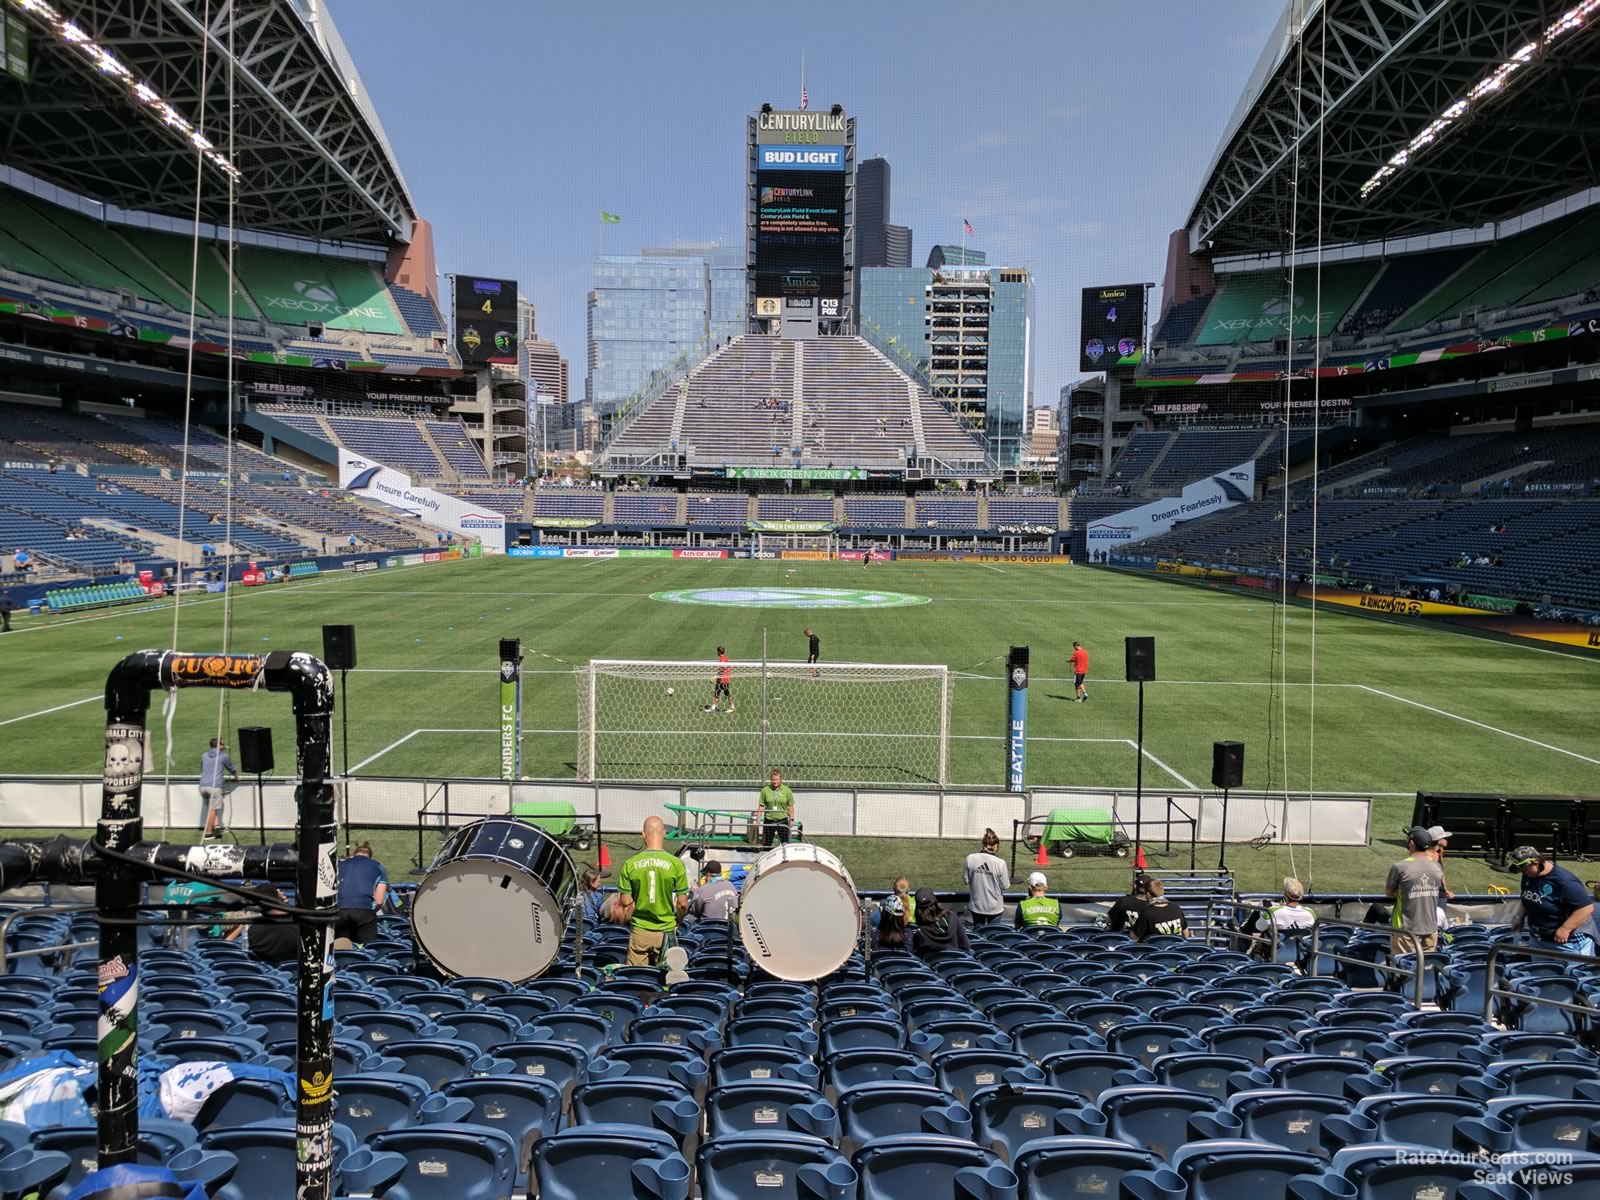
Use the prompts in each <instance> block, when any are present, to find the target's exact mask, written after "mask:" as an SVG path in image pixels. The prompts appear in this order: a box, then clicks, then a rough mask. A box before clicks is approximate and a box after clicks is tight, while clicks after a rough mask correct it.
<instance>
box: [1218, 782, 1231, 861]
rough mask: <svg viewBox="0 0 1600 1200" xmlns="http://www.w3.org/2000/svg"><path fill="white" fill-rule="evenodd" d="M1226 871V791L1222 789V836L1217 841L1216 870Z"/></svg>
mask: <svg viewBox="0 0 1600 1200" xmlns="http://www.w3.org/2000/svg"><path fill="white" fill-rule="evenodd" d="M1227 869H1228V789H1227V788H1223V789H1222V836H1221V837H1220V838H1219V839H1218V840H1217V870H1219V871H1226V870H1227Z"/></svg>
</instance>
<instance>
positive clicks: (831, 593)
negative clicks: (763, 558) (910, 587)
mask: <svg viewBox="0 0 1600 1200" xmlns="http://www.w3.org/2000/svg"><path fill="white" fill-rule="evenodd" d="M650 599H652V600H661V601H664V602H665V603H668V604H709V605H714V606H719V607H722V608H904V607H905V606H907V605H910V604H927V603H928V602H929V601H928V597H927V596H912V595H908V594H906V593H905V592H863V591H854V590H851V589H848V588H803V587H769V588H690V589H688V590H687V591H680V592H656V593H654V594H653V595H651V597H650Z"/></svg>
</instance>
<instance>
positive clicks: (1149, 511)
mask: <svg viewBox="0 0 1600 1200" xmlns="http://www.w3.org/2000/svg"><path fill="white" fill-rule="evenodd" d="M1255 486H1256V462H1255V459H1253V458H1252V459H1249V460H1247V461H1245V462H1242V463H1240V464H1239V465H1238V466H1236V467H1232V468H1230V469H1229V470H1226V471H1219V472H1217V473H1216V474H1215V475H1213V476H1211V477H1210V478H1209V479H1198V480H1196V481H1195V482H1194V483H1191V484H1188V485H1186V486H1185V487H1184V489H1183V495H1182V496H1179V497H1176V498H1174V499H1168V500H1156V501H1153V502H1151V503H1149V504H1141V505H1140V506H1139V507H1138V508H1130V509H1128V510H1127V511H1126V512H1120V513H1117V514H1116V516H1113V517H1106V518H1105V519H1104V520H1101V521H1091V522H1090V523H1089V527H1088V529H1087V530H1085V531H1084V532H1085V536H1086V538H1087V539H1088V544H1089V548H1090V549H1091V550H1105V549H1109V548H1110V547H1112V546H1127V545H1130V544H1132V543H1133V542H1142V541H1143V540H1144V539H1145V538H1152V537H1155V536H1156V535H1157V534H1160V533H1166V532H1167V531H1168V530H1170V529H1171V528H1172V527H1173V526H1174V525H1176V524H1178V523H1179V522H1180V521H1192V520H1194V519H1195V518H1196V517H1203V516H1206V515H1208V514H1210V513H1214V512H1221V511H1222V510H1223V509H1225V508H1232V507H1233V506H1234V505H1236V504H1244V503H1247V502H1248V501H1249V500H1251V499H1252V498H1253V497H1254V495H1255Z"/></svg>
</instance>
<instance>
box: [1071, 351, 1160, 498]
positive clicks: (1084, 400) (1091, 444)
mask: <svg viewBox="0 0 1600 1200" xmlns="http://www.w3.org/2000/svg"><path fill="white" fill-rule="evenodd" d="M1118 394H1119V400H1118V404H1117V407H1116V408H1115V409H1114V410H1113V411H1112V413H1111V420H1110V431H1111V436H1110V439H1109V440H1108V439H1107V437H1106V429H1107V421H1106V381H1105V376H1103V375H1095V376H1093V377H1091V378H1089V379H1080V380H1079V381H1078V382H1076V383H1069V384H1067V385H1066V386H1064V387H1063V388H1062V389H1061V405H1060V407H1061V412H1060V416H1059V419H1058V420H1057V422H1056V457H1057V459H1058V462H1057V465H1056V478H1057V479H1058V480H1059V482H1060V484H1061V487H1062V490H1063V491H1072V490H1073V489H1075V488H1077V487H1078V485H1079V484H1084V483H1087V484H1091V485H1096V486H1098V485H1099V484H1100V483H1101V481H1104V483H1105V485H1106V486H1107V487H1108V488H1114V487H1115V485H1116V483H1117V482H1118V481H1117V480H1116V479H1114V478H1112V477H1110V475H1109V472H1110V467H1111V461H1112V459H1114V458H1115V457H1116V456H1117V454H1118V452H1120V451H1121V449H1122V448H1123V447H1124V446H1126V445H1127V444H1128V439H1129V438H1130V437H1132V436H1133V435H1134V434H1136V433H1138V432H1139V431H1140V430H1142V429H1145V428H1147V427H1148V426H1147V422H1146V419H1145V415H1144V409H1143V408H1142V407H1141V405H1140V397H1139V396H1138V394H1137V391H1136V390H1135V389H1134V388H1122V389H1119V390H1118ZM1122 396H1126V401H1124V400H1122V399H1120V397H1122Z"/></svg>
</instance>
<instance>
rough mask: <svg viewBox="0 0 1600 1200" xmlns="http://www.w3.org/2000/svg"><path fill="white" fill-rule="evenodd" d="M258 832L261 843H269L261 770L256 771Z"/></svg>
mask: <svg viewBox="0 0 1600 1200" xmlns="http://www.w3.org/2000/svg"><path fill="white" fill-rule="evenodd" d="M256 832H257V833H258V834H260V835H261V844H262V845H263V846H265V845H266V844H267V804H266V801H265V800H264V799H262V796H261V772H260V771H257V772H256Z"/></svg>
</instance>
